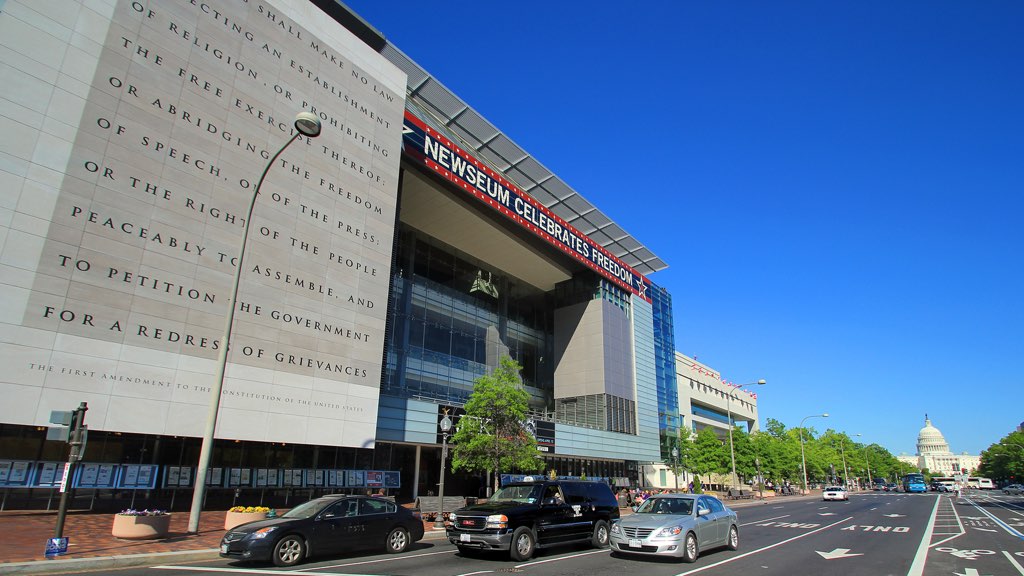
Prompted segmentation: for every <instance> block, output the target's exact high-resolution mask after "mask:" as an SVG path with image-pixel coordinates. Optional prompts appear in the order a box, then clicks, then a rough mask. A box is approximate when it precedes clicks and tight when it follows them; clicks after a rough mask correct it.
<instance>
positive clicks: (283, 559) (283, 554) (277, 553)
mask: <svg viewBox="0 0 1024 576" xmlns="http://www.w3.org/2000/svg"><path fill="white" fill-rule="evenodd" d="M305 557H306V543H305V542H304V541H303V540H302V538H301V537H300V536H296V535H294V534H292V535H289V536H285V537H284V538H281V539H280V540H278V542H277V544H275V545H274V565H275V566H295V565H296V564H298V563H299V562H302V559H303V558H305Z"/></svg>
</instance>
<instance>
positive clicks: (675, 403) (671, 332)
mask: <svg viewBox="0 0 1024 576" xmlns="http://www.w3.org/2000/svg"><path fill="white" fill-rule="evenodd" d="M651 288H652V289H651V294H650V295H651V311H652V312H653V314H654V359H655V374H656V378H657V385H658V429H659V433H660V437H661V456H662V458H663V459H665V460H666V461H668V460H671V458H672V447H673V446H674V445H675V443H676V442H677V441H678V438H679V428H680V426H681V425H682V423H681V420H680V415H679V389H678V388H677V387H676V355H675V350H676V348H675V329H674V326H673V317H672V295H671V294H669V293H668V290H665V289H664V288H662V287H660V286H658V285H656V284H652V286H651Z"/></svg>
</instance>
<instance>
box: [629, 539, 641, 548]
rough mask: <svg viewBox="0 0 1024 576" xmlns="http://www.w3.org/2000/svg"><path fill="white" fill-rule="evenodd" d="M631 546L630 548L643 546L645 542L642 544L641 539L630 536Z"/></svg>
mask: <svg viewBox="0 0 1024 576" xmlns="http://www.w3.org/2000/svg"><path fill="white" fill-rule="evenodd" d="M629 547H630V548H642V547H643V544H641V543H640V540H639V539H637V538H630V539H629Z"/></svg>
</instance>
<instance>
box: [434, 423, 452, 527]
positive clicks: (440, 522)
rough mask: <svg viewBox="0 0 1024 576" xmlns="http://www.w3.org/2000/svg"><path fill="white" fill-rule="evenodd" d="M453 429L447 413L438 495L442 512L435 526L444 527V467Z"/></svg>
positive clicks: (442, 428) (442, 432)
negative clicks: (449, 436)
mask: <svg viewBox="0 0 1024 576" xmlns="http://www.w3.org/2000/svg"><path fill="white" fill-rule="evenodd" d="M451 429H452V419H451V418H449V417H448V415H447V414H445V415H444V418H441V483H440V485H439V486H438V487H437V491H438V493H440V497H438V504H437V508H438V510H440V512H439V513H438V514H437V518H435V519H434V528H444V469H445V463H446V462H448V432H449V431H450V430H451Z"/></svg>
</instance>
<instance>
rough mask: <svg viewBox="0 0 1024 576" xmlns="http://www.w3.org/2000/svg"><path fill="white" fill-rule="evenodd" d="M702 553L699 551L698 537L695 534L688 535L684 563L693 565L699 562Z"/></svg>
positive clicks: (684, 550)
mask: <svg viewBox="0 0 1024 576" xmlns="http://www.w3.org/2000/svg"><path fill="white" fill-rule="evenodd" d="M699 554H700V552H699V551H698V550H697V537H696V536H694V535H693V532H687V533H686V540H685V541H684V542H683V562H686V563H687V564H692V563H694V562H696V561H697V556H698V555H699Z"/></svg>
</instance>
